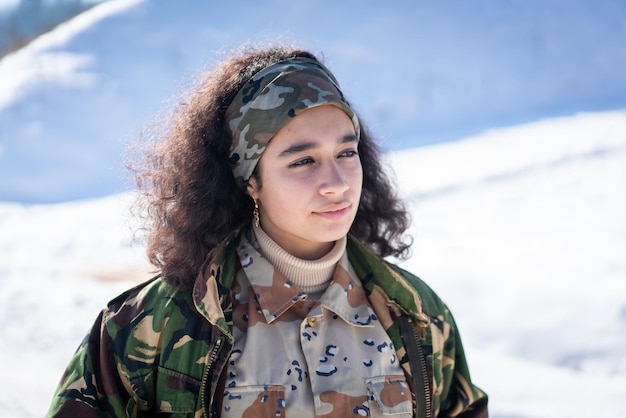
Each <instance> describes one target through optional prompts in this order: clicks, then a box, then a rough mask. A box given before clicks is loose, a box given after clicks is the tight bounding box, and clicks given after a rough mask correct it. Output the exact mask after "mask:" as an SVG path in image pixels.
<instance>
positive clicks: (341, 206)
mask: <svg viewBox="0 0 626 418" xmlns="http://www.w3.org/2000/svg"><path fill="white" fill-rule="evenodd" d="M351 206H352V205H351V204H350V203H348V202H341V203H333V204H332V205H328V206H325V207H324V208H323V209H321V210H319V211H316V212H315V213H316V214H318V215H320V216H323V217H325V218H328V219H339V218H342V217H343V216H344V215H346V214H347V213H349V212H350V207H351Z"/></svg>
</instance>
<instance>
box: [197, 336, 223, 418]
mask: <svg viewBox="0 0 626 418" xmlns="http://www.w3.org/2000/svg"><path fill="white" fill-rule="evenodd" d="M223 343H224V335H223V334H220V335H219V336H218V337H217V339H216V340H215V345H214V346H213V349H212V350H211V352H210V353H209V359H208V361H207V365H206V371H205V372H204V377H203V378H202V386H201V387H202V388H203V390H204V393H203V396H202V408H203V409H204V417H205V418H208V417H210V416H211V415H212V412H213V411H210V410H209V409H208V408H209V407H210V406H211V404H212V403H213V402H212V399H211V398H213V393H212V391H211V388H207V382H208V380H209V375H210V374H211V370H212V369H213V363H215V360H217V357H218V356H219V354H220V351H221V350H222V344H223Z"/></svg>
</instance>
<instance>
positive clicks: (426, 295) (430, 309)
mask: <svg viewBox="0 0 626 418" xmlns="http://www.w3.org/2000/svg"><path fill="white" fill-rule="evenodd" d="M385 264H387V266H388V267H389V268H390V269H391V270H393V271H394V272H396V273H397V274H398V275H399V276H400V277H401V278H402V279H403V280H404V281H405V283H406V284H407V285H408V286H410V287H411V288H413V289H415V291H416V292H417V293H418V294H419V296H420V299H421V302H422V307H423V309H424V311H425V312H427V313H430V314H431V315H432V314H433V313H442V312H446V313H448V308H447V306H446V304H445V303H444V302H443V300H442V299H441V297H440V296H439V295H438V294H437V293H436V292H435V291H434V290H433V289H432V287H430V285H428V284H427V283H426V282H425V281H424V280H422V279H421V278H420V277H418V276H417V275H415V274H413V273H411V272H410V271H408V270H405V269H404V268H402V267H400V266H398V265H396V264H393V263H389V262H385Z"/></svg>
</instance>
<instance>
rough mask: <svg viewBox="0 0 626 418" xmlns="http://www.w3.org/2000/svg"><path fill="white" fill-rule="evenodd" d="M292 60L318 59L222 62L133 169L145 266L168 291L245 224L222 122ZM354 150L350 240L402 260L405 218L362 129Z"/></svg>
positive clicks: (249, 206)
mask: <svg viewBox="0 0 626 418" xmlns="http://www.w3.org/2000/svg"><path fill="white" fill-rule="evenodd" d="M291 57H307V58H312V59H317V58H316V57H315V56H314V55H313V54H311V53H309V52H307V51H304V50H301V49H297V48H291V47H287V46H272V47H269V48H261V49H260V48H247V49H243V50H242V51H240V52H237V53H235V54H233V55H231V56H230V57H229V58H227V59H225V60H223V61H222V62H221V63H220V64H218V65H217V66H216V67H215V68H214V69H213V70H212V71H210V72H208V73H206V74H204V75H203V76H202V78H201V79H200V81H199V83H198V84H197V85H196V86H195V87H194V88H193V89H192V90H191V91H190V93H189V95H187V96H186V97H185V98H184V99H183V100H182V101H181V102H180V103H179V104H178V105H177V106H175V108H174V110H173V112H172V113H171V115H170V117H169V118H167V123H166V125H165V126H161V127H160V128H159V129H157V130H156V131H154V135H152V136H151V138H150V139H151V141H150V142H149V147H148V148H147V149H146V150H145V153H144V155H143V157H142V159H141V160H140V161H139V163H138V164H134V165H133V164H131V170H132V171H133V172H134V175H135V179H136V182H137V186H138V188H139V192H140V193H139V198H138V206H137V208H138V211H137V212H136V214H138V215H139V216H140V217H141V218H142V221H144V222H143V223H144V230H145V233H146V239H147V243H146V244H147V252H148V258H149V260H150V262H151V263H152V264H153V265H154V266H156V267H157V268H158V269H159V270H160V271H161V274H162V276H163V277H164V279H165V280H166V281H167V282H168V283H169V284H171V285H173V286H179V287H188V286H191V285H192V284H193V282H194V281H195V278H196V276H197V274H198V272H199V271H200V268H201V266H202V263H203V262H204V260H205V258H206V256H207V254H208V253H209V252H210V251H211V250H212V249H214V248H216V247H217V246H218V245H219V244H220V243H221V242H223V241H224V240H225V239H226V238H228V237H230V236H232V235H233V234H234V233H236V232H237V231H239V230H240V229H241V228H243V227H246V226H247V225H248V224H249V223H250V221H251V219H252V211H253V203H252V199H250V197H249V196H248V195H247V194H246V193H245V192H244V191H242V190H241V189H239V188H238V187H237V186H236V184H235V180H234V177H233V174H232V171H231V167H230V165H229V161H228V151H229V147H230V141H229V140H228V139H227V137H226V135H225V134H224V114H225V112H226V109H227V108H228V106H229V104H230V103H231V101H232V100H233V98H234V96H235V95H236V93H237V92H238V91H239V89H240V88H241V87H242V86H243V84H244V83H245V82H246V81H247V80H248V79H250V78H251V77H252V76H253V75H254V74H256V73H257V72H258V71H260V70H261V69H263V68H265V67H267V66H269V65H272V64H274V63H276V62H279V61H282V60H284V59H287V58H291ZM362 125H363V124H362ZM358 148H359V156H360V159H361V164H362V166H363V188H362V195H361V201H360V203H359V209H358V212H357V215H356V218H355V220H354V223H353V225H352V227H351V229H350V233H351V234H352V235H353V236H354V237H356V238H357V239H359V240H360V241H361V242H363V243H364V244H365V245H366V246H367V247H368V248H370V249H371V250H372V251H374V252H375V253H376V254H378V255H379V256H381V257H386V256H394V257H398V258H402V257H404V256H406V255H407V254H408V250H409V247H410V245H411V244H410V242H409V243H406V242H405V241H404V233H405V231H406V229H407V228H408V226H409V216H408V213H407V211H406V208H405V206H404V204H403V202H402V201H401V200H400V199H399V198H398V197H397V195H396V193H395V191H394V188H393V187H392V184H391V181H390V179H389V177H388V176H387V175H386V174H385V172H384V170H383V167H382V164H381V158H380V156H381V151H380V148H379V146H378V145H377V144H376V143H375V142H374V141H373V139H372V137H371V135H370V134H369V133H368V131H367V129H366V128H365V127H364V126H362V131H361V139H360V142H359V146H358Z"/></svg>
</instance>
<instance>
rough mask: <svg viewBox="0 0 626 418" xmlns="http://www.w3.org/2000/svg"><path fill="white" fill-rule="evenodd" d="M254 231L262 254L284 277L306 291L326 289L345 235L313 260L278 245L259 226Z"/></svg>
mask: <svg viewBox="0 0 626 418" xmlns="http://www.w3.org/2000/svg"><path fill="white" fill-rule="evenodd" d="M254 233H255V235H256V238H257V241H258V243H259V249H260V251H261V253H262V254H263V256H264V257H265V258H266V259H267V260H268V261H269V262H270V263H271V264H272V265H273V266H274V268H276V269H277V270H278V271H280V272H281V273H282V274H283V275H284V276H285V277H287V278H288V279H289V280H291V281H292V282H293V283H295V284H297V285H298V286H300V287H301V288H302V290H304V291H305V292H307V293H318V292H321V291H323V290H325V289H326V287H327V286H328V284H329V283H330V280H331V279H332V276H333V273H334V271H335V268H336V265H337V263H338V262H339V260H340V259H341V257H342V256H343V254H344V253H345V249H346V242H347V239H346V237H343V238H342V239H340V240H338V241H336V242H335V243H331V244H332V246H331V248H330V249H329V251H327V252H326V254H324V255H323V256H321V257H319V258H318V259H315V260H308V259H302V258H298V257H296V256H294V255H292V254H290V253H288V252H287V251H285V249H283V248H282V247H280V246H279V245H278V244H277V243H276V242H274V241H273V240H272V239H271V238H270V237H269V235H267V234H266V233H265V231H263V229H261V228H260V227H254Z"/></svg>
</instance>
